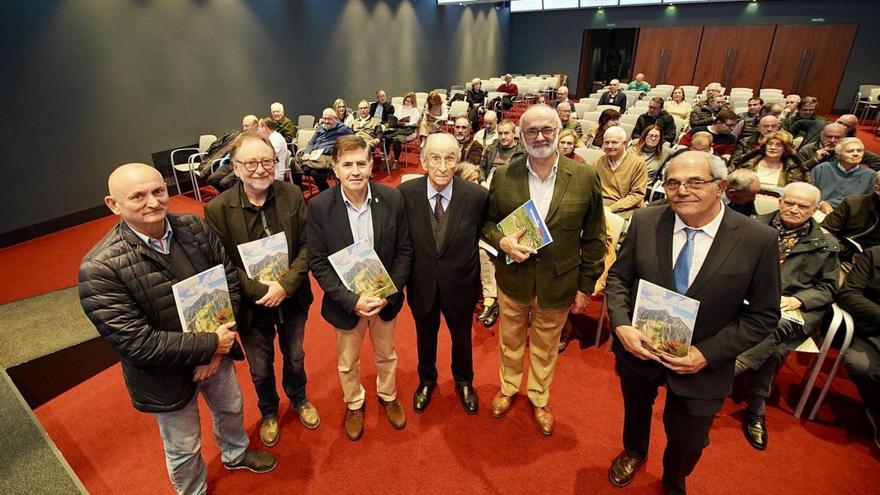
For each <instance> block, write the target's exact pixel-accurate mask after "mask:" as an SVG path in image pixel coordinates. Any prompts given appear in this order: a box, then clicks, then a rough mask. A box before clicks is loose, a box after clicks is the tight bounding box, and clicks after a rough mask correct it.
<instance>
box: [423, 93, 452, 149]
mask: <svg viewBox="0 0 880 495" xmlns="http://www.w3.org/2000/svg"><path fill="white" fill-rule="evenodd" d="M447 118H448V117H447V114H446V105H444V104H443V98H441V97H440V93H437V92H436V91H431V92H430V93H428V98H427V99H426V101H425V113H424V114H423V115H422V120H421V123H420V124H419V139H420V141H419V144H421V145H424V144H425V140H426V139H428V134H434V133H435V132H440V124H442V123H443V121H445V120H446V119H447Z"/></svg>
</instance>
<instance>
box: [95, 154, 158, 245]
mask: <svg viewBox="0 0 880 495" xmlns="http://www.w3.org/2000/svg"><path fill="white" fill-rule="evenodd" d="M107 189H108V191H109V193H110V194H109V195H107V196H105V197H104V204H106V205H107V207H108V208H110V211H112V212H113V213H114V214H116V215H119V216H120V217H122V220H123V221H125V223H127V224H128V226H129V227H131V228H132V229H134V230H136V231H138V232H140V233H142V234H145V235H148V236H150V237H152V238H154V239H159V238H161V237H162V235H163V233H164V231H165V215H166V214H167V212H168V188H167V187H166V186H165V179H164V178H162V174H160V173H159V171H158V170H156V169H155V168H153V167H151V166H149V165H145V164H143V163H127V164H125V165H122V166H120V167H118V168H117V169H116V170H114V171H113V173H111V174H110V178H109V179H107Z"/></svg>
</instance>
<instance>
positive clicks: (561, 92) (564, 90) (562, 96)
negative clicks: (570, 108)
mask: <svg viewBox="0 0 880 495" xmlns="http://www.w3.org/2000/svg"><path fill="white" fill-rule="evenodd" d="M564 101H567V102H568V103H570V104H572V105H574V102H573V101H571V100H570V99H569V98H568V86H559V88H558V89H557V90H556V101H554V102H553V107H554V108H555V107H557V106H559V104H560V103H562V102H564Z"/></svg>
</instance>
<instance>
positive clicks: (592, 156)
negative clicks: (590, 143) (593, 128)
mask: <svg viewBox="0 0 880 495" xmlns="http://www.w3.org/2000/svg"><path fill="white" fill-rule="evenodd" d="M574 152H575V153H577V154H578V156H580V157H581V158H583V159H584V161H585V162H587V163H589V164H590V165H593V164H594V163H596V160H598V159H599V158H602V155H604V154H605V153H603V152H602V150H597V149H594V148H575V150H574Z"/></svg>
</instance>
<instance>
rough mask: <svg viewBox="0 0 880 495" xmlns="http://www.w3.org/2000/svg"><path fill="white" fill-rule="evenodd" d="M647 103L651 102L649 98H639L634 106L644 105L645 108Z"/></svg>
mask: <svg viewBox="0 0 880 495" xmlns="http://www.w3.org/2000/svg"><path fill="white" fill-rule="evenodd" d="M649 103H651V102H650V100H639V101H637V102H636V104H635V106H637V107H646V108H647V106H648V104H649Z"/></svg>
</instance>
